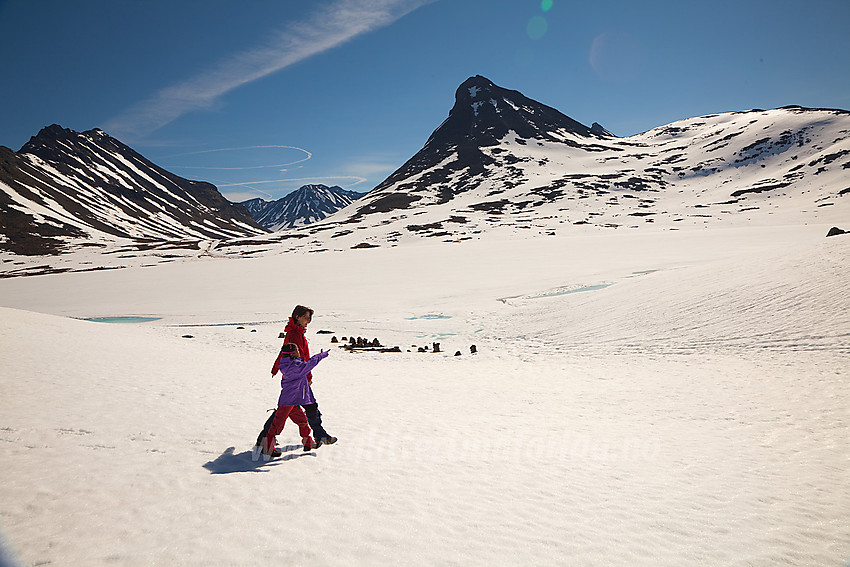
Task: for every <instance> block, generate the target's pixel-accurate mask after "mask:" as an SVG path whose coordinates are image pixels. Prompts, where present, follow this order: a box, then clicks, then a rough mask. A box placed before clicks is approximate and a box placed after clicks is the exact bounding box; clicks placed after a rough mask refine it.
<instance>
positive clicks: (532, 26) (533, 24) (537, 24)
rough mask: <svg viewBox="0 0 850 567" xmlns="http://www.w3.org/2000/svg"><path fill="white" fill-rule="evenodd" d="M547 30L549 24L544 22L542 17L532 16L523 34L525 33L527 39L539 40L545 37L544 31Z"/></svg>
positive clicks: (544, 19)
mask: <svg viewBox="0 0 850 567" xmlns="http://www.w3.org/2000/svg"><path fill="white" fill-rule="evenodd" d="M548 29H549V24H548V23H547V22H546V18H544V17H543V16H534V17H533V18H531V19H530V20H528V25H526V26H525V33H527V34H528V37H530V38H531V39H540V38H541V37H543V36H544V35H546V31H547V30H548Z"/></svg>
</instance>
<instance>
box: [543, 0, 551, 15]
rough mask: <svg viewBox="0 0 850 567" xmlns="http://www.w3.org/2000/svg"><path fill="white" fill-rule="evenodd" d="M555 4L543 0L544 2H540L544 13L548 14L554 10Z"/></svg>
mask: <svg viewBox="0 0 850 567" xmlns="http://www.w3.org/2000/svg"><path fill="white" fill-rule="evenodd" d="M553 3H554V2H553V0H542V2H540V9H541V10H543V11H544V12H548V11H549V10H551V9H552V4H553Z"/></svg>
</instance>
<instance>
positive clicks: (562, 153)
mask: <svg viewBox="0 0 850 567" xmlns="http://www.w3.org/2000/svg"><path fill="white" fill-rule="evenodd" d="M56 129H58V131H60V132H67V131H62V129H61V128H58V127H57V128H54V130H56ZM74 136H77V137H79V139H81V140H83V142H81V144H82V146H83V147H84V148H88V147H89V146H95V147H97V148H100V146H98V144H97V143H96V140H101V139H109V140H111V139H110V138H108V136H106V135H105V134H103V133H102V132H100V131H92V132H87V133H84V134H74ZM66 137H68V136H66ZM85 140H88V141H87V142H86V141H85ZM71 143H75V141H74V139H71V140H70V141H69V142H66V143H65V144H66V145H67V144H71ZM113 144H115V145H118V144H120V143H119V142H117V141H113ZM32 145H33V144H28V145H27V146H25V148H28V147H29V146H32ZM55 145H56V146H57V147H58V148H60V149H59V150H55V151H57V152H59V153H60V155H63V154H62V153H61V152H62V151H63V150H62V148H65V147H66V146H63V145H61V144H55ZM127 150H129V148H127ZM35 151H36V148H32V149H30V150H29V152H30V153H24V152H22V153H20V154H15V153H14V152H11V151H10V150H6V151H5V154H3V165H2V168H3V169H2V175H3V178H2V179H3V180H6V179H9V178H11V179H13V180H14V179H17V177H15V176H18V177H20V176H21V175H22V174H20V173H15V174H14V175H12V176H10V175H9V173H8V172H9V171H10V169H9V165H8V164H9V163H12V164H13V165H14V167H13V168H12V171H14V172H18V171H33V170H35V172H33V173H31V174H29V175H28V176H27V177H26V179H28V180H30V181H28V182H26V183H25V184H24V185H20V184H19V185H17V186H15V185H13V186H15V187H18V189H16V190H15V194H14V195H13V196H12V198H10V197H9V196H8V190H7V189H8V185H9V182H8V181H6V185H2V184H0V189H3V190H4V191H7V195H4V194H3V193H2V192H0V199H5V201H2V202H0V206H2V207H3V209H2V210H3V212H4V216H3V222H4V223H5V225H6V226H4V227H2V228H3V230H4V233H5V232H6V231H8V228H6V227H8V226H10V222H9V221H8V220H6V219H12V221H15V218H16V217H15V215H18V216H20V212H21V211H32V212H29V213H27V214H29V215H30V216H29V217H27V218H28V219H29V220H27V221H26V222H28V223H29V224H27V225H25V227H24V229H23V230H21V229H17V232H15V231H14V230H13V231H12V232H11V235H12V236H11V237H10V236H5V237H4V238H5V241H4V244H3V246H0V260H2V262H3V264H4V268H3V270H2V272H3V274H5V275H18V274H25V273H26V274H31V273H41V272H43V271H45V270H48V271H56V270H57V269H58V270H78V269H81V265H85V266H93V265H94V266H97V267H119V266H126V265H133V264H138V263H146V262H149V261H151V256H152V255H159V256H160V259H157V260H156V261H158V262H159V261H170V260H171V259H176V258H181V257H189V256H198V255H199V253H198V245H197V244H198V243H197V241H195V242H194V243H193V244H192V245H191V246H187V245H186V244H185V241H184V244H180V245H174V244H172V243H166V244H162V242H153V243H150V244H145V245H139V244H138V242H137V243H135V244H134V245H132V246H125V247H124V248H122V249H120V250H119V252H121V253H120V254H115V255H112V256H108V255H107V254H105V253H100V254H91V252H87V251H86V250H87V249H85V248H80V247H78V248H77V252H76V253H75V254H76V256H75V257H72V256H73V255H71V254H65V255H63V256H62V257H61V258H56V257H51V258H50V259H49V260H48V261H47V262H45V259H44V258H41V257H36V258H33V259H32V260H24V259H22V257H21V256H15V255H11V256H12V257H11V258H10V257H9V256H10V255H9V254H8V253H5V254H4V253H3V250H2V248H3V247H5V248H6V249H7V250H10V249H17V250H24V249H26V248H25V245H26V243H27V242H28V241H27V239H28V238H30V239H31V240H33V241H35V242H36V243H40V242H44V239H45V238H46V237H47V238H50V237H51V231H56V232H58V233H61V234H63V235H64V234H66V233H68V232H70V233H71V234H72V236H73V235H75V234H76V233H75V232H74V231H80V232H82V231H88V233H89V234H91V233H92V232H94V231H93V229H92V228H91V227H92V225H94V226H95V228H97V229H99V230H101V231H103V232H106V230H105V228H101V225H106V226H111V225H114V224H115V223H116V218H117V217H118V216H119V213H120V214H121V215H124V216H129V218H128V219H126V225H125V226H127V228H126V229H123V232H122V234H129V235H131V236H134V237H140V236H142V235H149V236H152V237H154V238H171V236H167V235H169V234H171V232H170V231H169V229H170V228H174V232H175V233H181V234H185V233H184V232H182V231H183V230H184V226H185V225H187V224H188V225H189V226H190V227H191V228H192V229H194V230H195V234H196V235H195V236H194V237H195V238H200V236H199V235H200V234H206V235H208V236H207V238H209V239H210V240H209V242H208V243H207V244H205V245H204V246H203V250H201V253H200V255H206V256H209V255H212V256H228V257H244V256H251V255H262V254H266V253H281V252H286V251H288V250H304V251H310V252H319V251H324V250H347V249H351V248H374V247H386V246H389V247H392V246H399V245H403V244H404V243H405V242H410V241H420V242H421V241H437V242H460V241H464V240H472V239H483V238H489V237H494V236H495V237H508V238H525V237H536V236H540V235H543V236H552V235H558V234H564V233H569V234H573V233H582V232H586V231H599V230H605V231H611V230H635V229H641V228H652V229H654V230H677V229H680V228H689V227H690V228H694V227H699V228H702V227H705V226H710V225H720V226H740V225H752V224H756V225H780V224H785V225H788V224H794V225H802V224H820V225H825V224H829V225H837V226H839V227H843V228H850V227H849V226H848V225H850V195H848V194H850V180H848V175H847V174H848V170H850V112H848V111H846V110H835V109H809V108H802V107H799V106H788V107H784V108H778V109H773V110H748V111H737V112H726V113H722V114H713V115H708V116H702V117H697V118H689V119H685V120H681V121H678V122H674V123H672V124H668V125H665V126H660V127H658V128H654V129H652V130H649V131H647V132H643V133H641V134H637V135H634V136H628V137H617V136H614V135H613V134H611V132H609V131H607V130H606V129H605V128H604V127H603V126H601V125H599V124H597V123H593V125H592V126H590V127H587V126H585V125H583V124H581V123H579V122H577V121H575V120H573V119H571V118H569V117H568V116H566V115H564V114H562V113H560V112H559V111H557V110H555V109H553V108H551V107H549V106H546V105H544V104H541V103H539V102H536V101H534V100H532V99H530V98H528V97H526V96H524V95H522V94H521V93H519V92H517V91H512V90H507V89H504V88H501V87H499V86H497V85H495V84H493V83H492V82H491V81H489V80H488V79H486V78H484V77H480V76H475V77H471V78H469V79H468V80H466V81H465V82H464V83H463V84H461V85H460V87H459V88H458V89H457V92H456V95H455V104H454V106H453V108H452V109H451V110H450V112H449V115H448V118H447V119H446V120H445V121H444V122H443V123H442V124H441V125H439V127H438V128H437V129H436V130H435V131H434V132H433V134H432V135H431V136H430V137H429V139H428V140H427V142H426V143H425V145H424V147H423V148H422V149H421V150H420V151H419V152H417V153H416V154H415V155H414V156H413V157H411V158H410V159H409V160H408V161H407V162H406V163H405V164H403V165H402V166H401V167H400V168H399V169H398V170H397V171H395V172H394V173H393V174H392V175H390V176H389V177H388V178H387V179H386V180H385V181H383V182H382V183H380V184H379V185H378V186H377V187H376V188H375V189H373V190H372V191H370V192H369V193H367V194H366V195H365V196H363V197H361V198H359V199H357V200H354V201H352V202H351V203H350V204H348V205H347V206H345V207H344V208H342V209H340V210H339V211H337V212H335V213H334V214H333V215H332V216H330V217H327V218H324V219H321V220H319V219H318V216H319V212H318V211H317V209H315V208H310V206H308V205H309V202H310V201H311V198H310V197H309V196H308V195H309V194H310V193H313V194H314V195H315V192H316V189H315V188H310V189H304V188H302V190H301V191H299V192H296V193H295V194H293V195H291V196H290V197H289V198H288V199H284V200H283V202H275V203H271V204H266V203H264V202H262V201H259V200H255V201H251V202H247V203H246V204H247V205H248V207H249V208H250V209H251V210H252V212H253V214H254V215H255V216H258V215H264V216H263V218H261V222H262V223H263V224H265V225H266V226H270V227H272V228H282V227H287V226H291V227H292V228H289V229H287V230H285V231H282V232H276V233H272V234H262V233H260V232H259V229H258V228H252V227H253V226H256V225H253V224H252V223H253V221H252V220H251V219H248V220H245V221H233V222H231V221H227V220H220V219H217V216H216V215H217V214H218V211H216V210H212V207H209V206H208V212H209V213H210V214H211V215H213V216H214V217H215V218H216V220H210V219H207V220H203V221H194V222H192V219H183V220H182V221H181V222H176V221H174V220H173V219H172V218H171V216H169V215H170V213H165V212H159V213H157V214H151V212H150V211H151V209H154V208H155V207H152V206H150V205H148V208H147V209H146V210H145V211H139V210H138V209H135V213H134V214H129V215H128V214H127V213H125V210H126V208H127V207H129V206H130V205H133V204H135V203H136V201H134V200H132V199H129V198H128V197H127V194H129V195H133V196H136V197H138V195H137V193H136V192H135V191H134V190H131V189H128V188H127V187H125V184H127V183H130V182H138V179H139V178H142V179H146V178H145V177H144V176H142V175H140V174H138V173H136V169H140V168H141V166H140V165H138V164H139V162H140V160H143V158H141V157H140V156H139V157H138V158H134V159H130V158H127V157H121V156H124V155H125V154H124V153H122V152H120V151H117V150H115V149H112V150H109V151H104V153H105V156H104V157H100V158H98V159H97V160H94V159H92V158H88V159H80V158H74V159H71V158H65V159H66V161H68V162H69V164H65V163H63V162H62V161H61V160H58V161H57V158H52V157H51V156H50V155H49V154H47V157H40V156H38V155H35V153H34V152H35ZM129 151H132V150H129ZM119 158H120V159H119ZM47 160H53V161H47ZM53 163H58V165H52V164H53ZM21 164H23V165H21ZM128 164H129V165H133V164H135V166H134V167H127V166H128ZM152 167H155V166H152ZM38 168H40V169H38ZM60 168H61V169H60ZM122 168H127V169H128V170H129V171H128V172H125V171H124V170H123V169H122ZM89 169H91V171H89ZM116 171H121V173H120V174H119V173H117V172H116ZM83 172H88V173H85V174H84V173H83ZM157 174H158V176H154V175H153V174H147V175H148V178H154V179H160V181H159V182H158V183H159V185H157V187H162V189H160V191H162V190H165V188H166V187H171V186H172V185H175V184H176V183H177V182H175V181H171V180H179V183H181V184H182V185H181V186H186V184H188V188H189V189H192V188H195V189H199V188H202V187H206V188H207V189H212V186H211V185H206V184H198V183H193V182H187V181H185V180H180V178H176V177H175V176H172V175H171V174H168V173H167V172H162V171H161V170H158V168H157ZM75 176H83V180H81V181H74V183H73V184H72V183H68V182H66V183H65V185H66V186H68V185H70V186H72V187H74V186H76V185H82V186H84V187H89V185H85V183H84V181H85V182H88V183H93V182H94V181H95V180H101V179H104V180H107V181H108V180H110V179H111V180H112V181H111V182H102V183H101V184H103V185H104V187H105V188H108V189H109V190H110V191H113V192H114V193H116V195H115V196H114V197H110V203H112V202H113V201H115V203H113V204H112V205H110V206H111V207H112V208H109V209H108V210H107V212H106V213H105V214H102V213H98V214H99V215H100V216H97V214H95V213H92V212H90V211H89V212H87V209H86V207H95V203H97V202H98V201H97V200H96V199H95V197H93V196H91V195H92V190H89V189H86V192H80V194H81V195H82V196H83V197H85V199H79V200H74V201H73V203H80V204H79V205H75V206H73V207H72V206H70V205H66V204H65V203H66V202H67V201H69V200H70V199H69V198H68V196H67V194H68V193H69V192H70V193H73V192H71V191H68V190H66V191H64V192H59V193H60V194H59V195H57V196H56V197H55V198H52V201H51V202H50V203H49V204H44V203H42V202H41V201H38V202H36V200H35V197H33V196H30V197H26V199H28V200H23V201H21V200H20V196H21V195H22V194H30V193H31V190H30V189H27V188H28V187H31V186H35V187H40V185H38V184H37V183H36V182H35V181H32V179H33V178H35V179H42V178H43V179H48V180H49V179H52V178H59V179H66V178H76V177H75ZM86 180H87V181H86ZM169 182H170V184H169ZM149 184H150V183H149ZM163 186H164V187H163ZM101 190H102V189H98V191H101ZM25 191H30V193H25ZM40 191H42V192H44V190H43V189H40ZM190 194H194V193H190ZM216 195H217V193H216ZM219 198H220V195H219ZM42 199H43V198H42ZM340 199H341V198H340ZM190 200H191V198H190V197H184V198H182V199H177V201H178V204H181V205H182V203H185V202H186V201H190ZM10 201H11V203H10ZM15 203H16V205H15V206H10V204H15ZM21 203H23V205H22V204H21ZM335 203H336V205H337V206H338V205H339V204H342V201H341V200H339V201H336V202H335ZM66 206H67V209H68V211H67V212H65V211H66V209H65V208H63V207H66ZM230 206H232V207H238V208H239V209H240V210H244V207H242V206H241V205H230ZM16 207H17V208H16ZM266 207H268V209H269V210H267V211H266V210H264V209H265V208H266ZM51 209H54V210H59V211H61V212H62V214H59V215H57V214H56V213H55V212H53V210H51ZM178 209H179V207H178ZM93 210H95V211H97V209H96V208H95V209H93ZM169 210H170V209H169ZM220 210H221V211H225V212H226V211H227V210H228V209H227V208H225V207H222V208H221V209H220ZM8 211H11V212H8ZM287 214H289V215H296V216H300V217H301V218H304V219H305V221H304V222H303V225H299V223H298V221H294V220H292V219H293V217H291V216H290V217H287V216H286V215H287ZM37 215H41V216H37ZM75 215H76V216H75ZM86 215H88V217H92V216H94V217H95V218H94V220H91V219H89V218H88V217H86ZM103 216H105V217H106V220H108V221H109V223H107V222H106V220H104V221H100V223H99V224H95V220H100V217H103ZM79 217H83V218H84V219H85V222H81V221H80V220H79ZM161 217H164V219H163V218H161ZM45 219H50V220H49V222H48V221H47V220H45ZM121 220H122V222H124V218H123V217H121ZM313 220H315V222H311V223H310V224H307V221H313ZM154 221H158V223H159V224H158V225H157V227H156V228H157V230H153V231H147V232H146V230H147V229H149V228H150V227H149V226H148V225H150V224H151V223H153V222H154ZM163 221H165V222H163ZM221 223H223V226H222V224H221ZM161 224H164V226H163V227H160V226H159V225H161ZM11 226H12V227H13V228H14V227H15V225H14V224H12V225H11ZM32 227H36V228H32ZM131 229H132V230H131ZM143 229H146V230H143ZM827 229H828V227H827ZM38 230H40V231H41V232H38ZM240 230H241V231H243V232H242V234H243V235H246V236H240V235H237V234H236V233H238V232H239V231H240ZM63 231H64V232H63ZM824 233H826V230H825V231H824ZM32 235H35V236H32ZM228 236H233V238H228ZM13 246H14V247H16V248H13ZM39 246H41V248H39V250H42V251H44V250H49V247H47V246H44V245H42V244H39ZM163 246H165V248H166V249H167V250H166V251H165V252H163V251H162V248H163ZM56 247H57V246H54V248H56ZM151 249H153V250H151ZM163 258H164V259H163ZM45 265H47V268H45ZM57 266H59V267H57ZM88 269H91V268H88Z"/></svg>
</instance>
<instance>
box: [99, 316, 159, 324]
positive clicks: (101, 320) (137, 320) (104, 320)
mask: <svg viewBox="0 0 850 567" xmlns="http://www.w3.org/2000/svg"><path fill="white" fill-rule="evenodd" d="M160 319H162V317H87V318H85V319H83V321H93V322H95V323H150V322H151V321H159V320H160Z"/></svg>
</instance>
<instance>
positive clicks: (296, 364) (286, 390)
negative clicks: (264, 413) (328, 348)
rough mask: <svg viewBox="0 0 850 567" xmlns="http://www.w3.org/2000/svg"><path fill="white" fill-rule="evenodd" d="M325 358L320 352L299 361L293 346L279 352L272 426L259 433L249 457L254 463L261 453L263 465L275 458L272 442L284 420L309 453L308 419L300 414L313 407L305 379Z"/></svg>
mask: <svg viewBox="0 0 850 567" xmlns="http://www.w3.org/2000/svg"><path fill="white" fill-rule="evenodd" d="M328 354H330V353H328V352H325V351H321V352H320V353H319V354H317V355H315V356H312V357H310V358H309V359H307V360H306V361H305V360H303V359H301V358H300V355H301V353H300V351H299V349H298V346H297V345H296V344H295V343H286V344H284V345H283V348H281V349H280V356H279V357H278V366H279V370H280V373H281V379H280V397H279V398H278V401H277V409H276V410H275V412H274V415H273V416H272V419H271V423H268V422H267V427H266V428H265V429H264V433H265V435H264V434H263V433H261V434H260V436H261V439H258V440H257V446H255V447H254V453H253V455H252V458H253V460H255V461H256V460H257V459H259V455H260V453H262V455H263V460H265V461H268V460H269V459H271V458H272V456H274V455H275V438H276V437H277V436H278V435H280V432H281V431H283V426H284V424H285V423H286V420H287V418H291V419H292V420H293V421H294V422H295V423H296V424H297V425H298V431H299V433H300V434H301V441H302V443H303V445H304V450H305V451H309V450H310V449H312V448H313V438H312V436H311V435H310V433H311V432H310V426H309V425H308V423H307V417H306V416H305V415H304V412H303V411H301V406H302V405H306V404H314V403H316V398H314V397H313V391H312V390H311V389H310V384H309V382H308V380H307V376H308V375H309V374H310V371H311V370H312V369H313V368H314V367H315V366H316V365H317V364H319V362H321V361H322V360H323V359H324V358H325V357H327V356H328ZM277 454H279V453H277Z"/></svg>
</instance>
